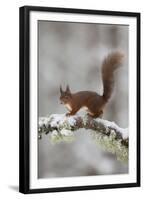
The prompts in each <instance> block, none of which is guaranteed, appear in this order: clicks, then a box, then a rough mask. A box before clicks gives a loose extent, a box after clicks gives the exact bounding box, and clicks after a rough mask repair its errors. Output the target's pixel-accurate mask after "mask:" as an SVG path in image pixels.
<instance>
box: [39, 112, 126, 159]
mask: <svg viewBox="0 0 144 200" xmlns="http://www.w3.org/2000/svg"><path fill="white" fill-rule="evenodd" d="M80 128H85V129H90V130H91V133H90V134H91V135H92V138H93V139H94V141H95V142H96V143H97V144H98V145H99V146H101V147H102V148H103V149H104V150H106V151H108V152H111V153H113V154H115V155H116V157H117V159H119V160H122V161H126V162H127V161H128V141H129V139H128V129H123V128H120V127H119V126H117V125H116V124H115V123H114V122H110V121H107V120H104V119H100V118H97V119H94V118H91V117H89V116H87V115H85V116H83V115H74V116H71V117H66V116H65V114H53V115H50V116H49V117H41V118H39V127H38V130H39V131H38V132H39V139H40V138H42V134H44V133H45V134H48V133H50V136H51V140H52V141H53V142H60V141H71V140H72V139H73V137H74V131H76V130H78V129H80Z"/></svg>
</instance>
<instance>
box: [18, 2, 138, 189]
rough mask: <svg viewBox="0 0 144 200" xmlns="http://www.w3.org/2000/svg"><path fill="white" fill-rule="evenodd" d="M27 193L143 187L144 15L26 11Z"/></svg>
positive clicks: (22, 185)
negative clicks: (143, 21)
mask: <svg viewBox="0 0 144 200" xmlns="http://www.w3.org/2000/svg"><path fill="white" fill-rule="evenodd" d="M19 148H20V154H19V155H20V157H19V160H20V175H19V177H20V179H19V181H20V182H19V191H20V192H22V193H40V192H59V191H75V190H95V189H106V188H123V187H138V186H140V13H132V12H118V11H100V10H82V9H70V8H69V9H68V8H50V7H34V6H24V7H21V8H20V145H19Z"/></svg>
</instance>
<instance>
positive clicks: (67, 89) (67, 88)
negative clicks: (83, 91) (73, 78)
mask: <svg viewBox="0 0 144 200" xmlns="http://www.w3.org/2000/svg"><path fill="white" fill-rule="evenodd" d="M66 92H69V93H71V91H70V87H69V85H67V87H66Z"/></svg>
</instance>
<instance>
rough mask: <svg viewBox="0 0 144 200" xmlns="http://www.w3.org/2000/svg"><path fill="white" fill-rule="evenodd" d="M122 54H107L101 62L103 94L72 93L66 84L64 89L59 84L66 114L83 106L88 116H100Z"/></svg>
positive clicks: (109, 95) (108, 97) (75, 111)
mask: <svg viewBox="0 0 144 200" xmlns="http://www.w3.org/2000/svg"><path fill="white" fill-rule="evenodd" d="M122 60H123V54H122V53H120V52H114V53H111V54H109V55H108V56H107V57H106V58H105V59H104V61H103V63H102V68H101V72H102V81H103V95H99V94H97V93H96V92H94V91H80V92H76V93H72V92H71V90H70V88H69V86H68V85H67V87H66V91H63V90H62V87H61V86H60V101H61V103H62V104H64V105H65V106H66V108H67V109H68V110H69V112H68V113H67V114H66V116H71V115H75V114H76V113H77V112H78V111H79V110H80V109H81V108H85V109H86V111H87V114H88V115H89V116H90V117H93V118H97V117H101V116H102V114H103V110H104V108H105V105H106V103H107V102H108V100H109V99H110V97H111V95H112V92H113V87H114V71H115V70H116V69H117V68H118V67H120V65H121V64H122Z"/></svg>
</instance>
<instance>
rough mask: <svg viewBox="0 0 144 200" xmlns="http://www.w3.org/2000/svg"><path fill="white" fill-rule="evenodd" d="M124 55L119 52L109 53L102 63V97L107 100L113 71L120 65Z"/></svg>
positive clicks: (110, 91) (112, 84) (112, 80)
mask: <svg viewBox="0 0 144 200" xmlns="http://www.w3.org/2000/svg"><path fill="white" fill-rule="evenodd" d="M123 57H124V55H123V54H122V53H120V52H114V53H111V54H109V55H108V56H107V57H106V58H105V60H104V61H103V64H102V80H103V88H104V91H103V98H104V99H105V101H108V100H109V98H110V97H111V94H112V91H113V87H114V75H113V74H114V71H115V70H116V69H117V68H118V67H120V65H121V63H122V61H123Z"/></svg>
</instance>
